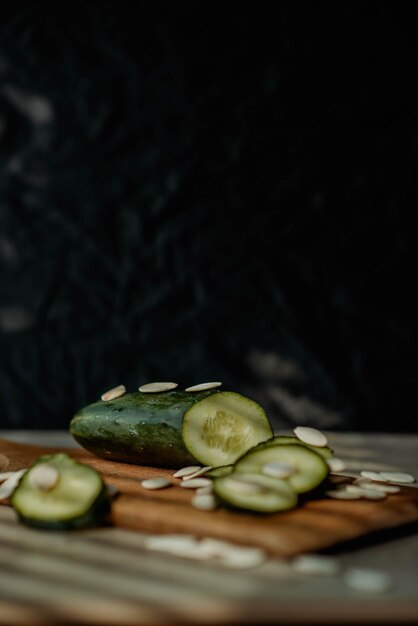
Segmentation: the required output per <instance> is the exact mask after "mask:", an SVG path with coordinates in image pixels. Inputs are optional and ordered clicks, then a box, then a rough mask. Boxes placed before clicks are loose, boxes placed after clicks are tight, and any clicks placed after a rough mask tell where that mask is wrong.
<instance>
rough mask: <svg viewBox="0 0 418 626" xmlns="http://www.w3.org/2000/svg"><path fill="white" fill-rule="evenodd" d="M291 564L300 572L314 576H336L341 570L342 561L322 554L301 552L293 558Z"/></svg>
mask: <svg viewBox="0 0 418 626" xmlns="http://www.w3.org/2000/svg"><path fill="white" fill-rule="evenodd" d="M291 565H292V569H293V570H294V571H295V572H297V573H298V574H310V575H313V576H316V575H320V576H335V575H336V574H338V572H339V570H340V563H339V562H338V560H337V559H335V558H333V557H332V556H323V555H321V554H301V555H300V556H298V557H296V558H295V559H293V561H292V563H291Z"/></svg>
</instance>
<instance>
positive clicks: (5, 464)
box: [0, 452, 10, 472]
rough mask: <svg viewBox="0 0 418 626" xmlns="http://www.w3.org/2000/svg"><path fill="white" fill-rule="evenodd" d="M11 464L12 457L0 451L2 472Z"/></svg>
mask: <svg viewBox="0 0 418 626" xmlns="http://www.w3.org/2000/svg"><path fill="white" fill-rule="evenodd" d="M9 465H10V459H9V457H8V456H6V455H5V454H3V453H2V452H0V471H1V472H2V471H3V470H5V469H6V468H7V467H9Z"/></svg>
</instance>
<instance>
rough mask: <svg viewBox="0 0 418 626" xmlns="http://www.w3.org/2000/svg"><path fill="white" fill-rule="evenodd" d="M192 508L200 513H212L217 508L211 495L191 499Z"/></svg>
mask: <svg viewBox="0 0 418 626" xmlns="http://www.w3.org/2000/svg"><path fill="white" fill-rule="evenodd" d="M192 506H194V508H195V509H200V510H201V511H214V510H215V509H216V508H217V502H216V498H215V496H213V495H212V494H208V495H196V496H194V497H193V498H192Z"/></svg>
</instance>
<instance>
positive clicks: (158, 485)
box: [141, 478, 171, 489]
mask: <svg viewBox="0 0 418 626" xmlns="http://www.w3.org/2000/svg"><path fill="white" fill-rule="evenodd" d="M141 485H142V486H143V487H144V489H164V488H165V487H169V486H170V485H171V483H170V481H169V480H167V478H147V479H145V480H143V481H142V482H141Z"/></svg>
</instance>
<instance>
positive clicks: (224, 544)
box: [199, 537, 240, 557]
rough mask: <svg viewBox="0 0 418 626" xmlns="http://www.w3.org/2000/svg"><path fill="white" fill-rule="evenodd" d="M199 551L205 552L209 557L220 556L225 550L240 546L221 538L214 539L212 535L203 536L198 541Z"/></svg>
mask: <svg viewBox="0 0 418 626" xmlns="http://www.w3.org/2000/svg"><path fill="white" fill-rule="evenodd" d="M199 548H200V550H201V552H205V553H206V554H207V555H208V556H210V557H217V556H220V557H222V556H223V555H224V554H225V552H228V551H231V550H236V549H237V548H240V546H238V545H237V544H233V543H230V542H229V541H223V540H222V539H214V538H212V537H203V539H201V541H200V543H199Z"/></svg>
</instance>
